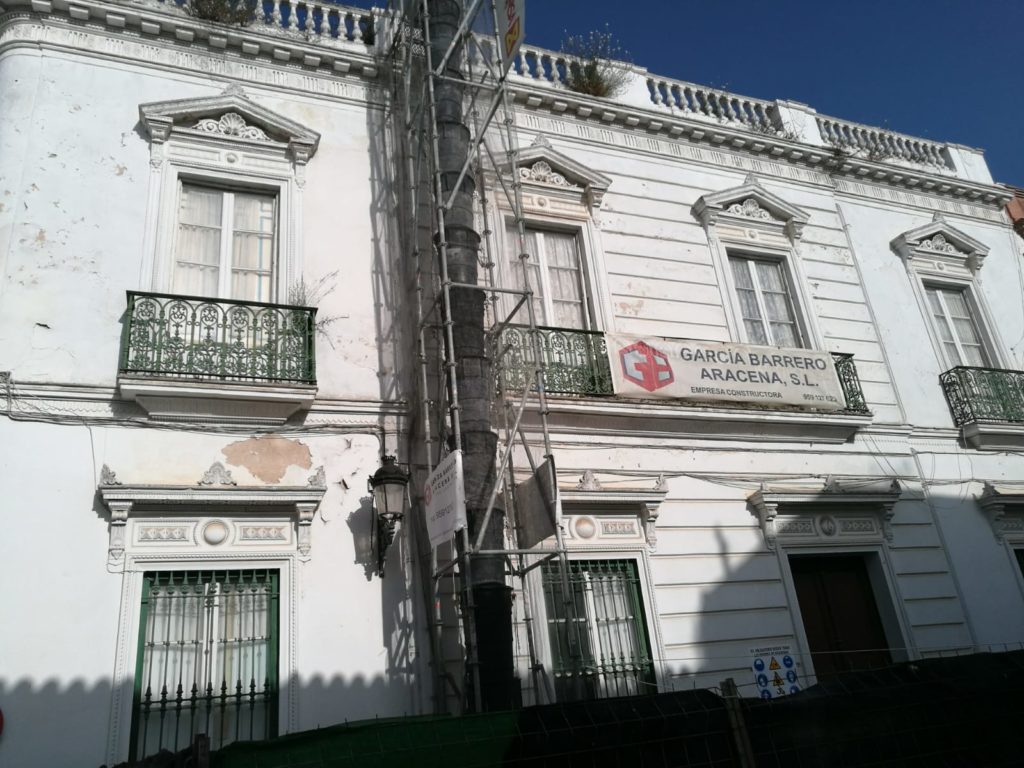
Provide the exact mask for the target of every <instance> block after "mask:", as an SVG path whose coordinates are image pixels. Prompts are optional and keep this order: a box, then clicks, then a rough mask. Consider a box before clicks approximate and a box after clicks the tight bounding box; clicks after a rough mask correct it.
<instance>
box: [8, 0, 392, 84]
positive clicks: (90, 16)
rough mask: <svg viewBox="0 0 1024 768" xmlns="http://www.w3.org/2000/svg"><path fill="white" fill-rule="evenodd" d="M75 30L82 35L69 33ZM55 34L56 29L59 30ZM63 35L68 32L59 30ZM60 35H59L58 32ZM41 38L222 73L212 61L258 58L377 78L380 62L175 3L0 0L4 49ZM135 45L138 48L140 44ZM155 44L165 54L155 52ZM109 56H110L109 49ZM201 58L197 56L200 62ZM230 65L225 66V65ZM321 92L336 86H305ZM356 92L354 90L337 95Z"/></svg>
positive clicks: (352, 48)
mask: <svg viewBox="0 0 1024 768" xmlns="http://www.w3.org/2000/svg"><path fill="white" fill-rule="evenodd" d="M26 25H28V26H34V27H37V28H38V29H39V32H40V34H35V35H26V34H25V33H23V32H22V33H17V32H15V31H14V30H15V28H16V27H24V26H26ZM68 32H76V33H78V34H77V35H69V34H67V33H68ZM83 32H84V33H87V34H88V33H92V34H94V35H96V36H97V37H100V38H102V37H108V38H109V37H111V36H113V37H114V38H115V39H116V40H117V45H116V46H115V47H116V49H117V50H116V51H111V52H109V53H108V52H106V51H104V50H103V49H102V47H100V48H99V49H97V48H96V47H89V46H86V45H84V44H83V43H84V40H83V38H82V37H81V33H83ZM55 33H57V34H56V35H55ZM59 33H63V34H62V35H60V34H59ZM58 36H59V37H58ZM27 40H34V41H35V42H37V43H49V44H52V45H54V46H56V47H64V48H67V49H71V50H75V51H77V52H78V53H81V54H83V55H87V56H98V57H102V58H109V57H110V56H114V57H116V58H128V59H131V60H134V61H136V62H138V63H143V64H150V65H152V64H154V63H157V64H159V63H164V64H165V65H166V64H169V63H170V62H169V61H168V62H159V61H157V59H158V58H165V59H174V60H175V62H176V64H177V66H178V67H180V68H182V69H195V70H196V71H197V72H201V73H203V74H206V75H208V76H209V75H212V74H214V75H215V74H218V73H217V69H218V68H219V67H218V66H215V65H214V64H213V62H227V63H228V64H230V65H231V66H232V67H233V68H235V69H244V68H245V66H246V65H248V66H249V67H251V66H252V64H253V63H254V62H256V63H257V64H258V65H259V66H261V67H270V68H272V69H275V70H278V71H280V70H282V69H284V70H292V71H294V73H295V74H296V75H299V74H301V75H304V76H305V77H306V78H310V82H312V81H313V79H317V76H320V77H322V76H324V75H330V76H331V80H332V81H334V82H336V81H337V79H338V75H354V76H357V77H358V78H359V79H361V80H364V81H371V82H372V81H375V80H376V78H377V75H378V68H377V64H376V62H375V59H374V57H373V55H372V52H371V51H370V50H369V49H368V48H367V46H365V45H364V44H363V43H361V42H350V41H348V40H338V39H335V38H331V37H329V36H319V37H316V36H312V35H306V34H305V33H303V32H302V31H300V30H286V29H280V30H277V29H275V28H274V26H273V25H271V24H252V25H249V26H245V27H238V26H231V25H223V24H216V23H212V22H207V21H202V20H200V19H197V18H194V17H192V16H189V15H187V14H186V13H185V12H184V11H183V10H181V9H180V8H178V7H177V6H176V5H174V3H173V2H170V3H163V2H157V0H133V1H132V2H130V3H129V2H108V1H107V0H3V3H2V4H0V52H2V51H3V50H4V48H6V47H8V46H9V45H16V44H18V43H19V42H21V41H27ZM133 46H138V47H139V48H138V49H137V50H134V49H133ZM155 50H160V51H163V52H164V54H165V55H164V56H162V57H156V56H154V55H153V52H154V51H155ZM188 53H191V54H192V55H196V54H198V55H200V56H203V57H204V58H205V59H206V63H204V64H203V65H198V66H189V64H188V62H187V55H186V54H188ZM104 54H106V55H104ZM197 64H198V62H197ZM220 68H223V67H220ZM220 74H222V75H223V76H224V77H225V78H226V79H229V80H232V81H239V80H244V81H249V82H252V84H253V85H266V84H275V83H274V81H275V80H280V78H271V79H268V78H257V77H251V78H247V77H245V76H244V75H242V74H241V72H223V73H220ZM295 87H298V88H299V89H300V90H309V91H310V92H312V93H316V94H317V95H334V94H332V90H335V89H332V88H329V87H319V88H314V87H310V88H302V86H300V85H297V86H295ZM338 95H350V94H338Z"/></svg>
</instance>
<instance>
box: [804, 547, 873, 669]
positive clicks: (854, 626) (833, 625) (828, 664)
mask: <svg viewBox="0 0 1024 768" xmlns="http://www.w3.org/2000/svg"><path fill="white" fill-rule="evenodd" d="M789 566H790V570H791V571H792V573H793V584H794V586H795V587H796V596H797V600H798V601H799V603H800V613H801V614H802V616H803V620H804V631H805V632H806V633H807V642H808V644H809V645H810V647H811V659H812V660H813V662H814V671H815V673H816V674H817V676H818V679H819V680H825V679H828V678H829V677H832V676H834V675H836V674H838V673H840V672H850V671H856V670H865V669H877V668H879V667H884V666H886V665H887V664H891V663H892V656H890V654H889V651H888V646H889V643H888V642H887V640H886V637H885V630H884V629H883V628H882V620H881V618H880V617H879V614H878V604H877V603H876V602H875V595H874V591H873V590H872V589H871V580H870V579H869V578H868V570H867V563H866V562H865V559H864V556H863V555H791V556H790V558H789Z"/></svg>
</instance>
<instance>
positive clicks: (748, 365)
mask: <svg viewBox="0 0 1024 768" xmlns="http://www.w3.org/2000/svg"><path fill="white" fill-rule="evenodd" d="M605 339H606V340H607V343H608V356H609V358H610V360H609V362H610V363H611V369H612V380H613V381H614V383H615V394H617V395H623V396H625V397H650V398H684V399H686V400H697V401H700V402H722V401H730V402H740V403H758V404H760V405H795V406H800V407H803V408H814V409H816V410H819V411H838V410H842V409H843V408H845V407H846V397H845V396H844V395H843V389H842V386H841V385H840V383H839V376H838V374H836V367H835V364H834V363H833V361H832V355H830V354H829V353H828V352H816V351H814V350H811V349H784V348H781V347H758V346H753V345H750V344H724V343H720V342H714V341H690V340H688V339H663V338H659V337H656V336H649V337H644V338H637V337H636V336H621V335H617V334H606V335H605Z"/></svg>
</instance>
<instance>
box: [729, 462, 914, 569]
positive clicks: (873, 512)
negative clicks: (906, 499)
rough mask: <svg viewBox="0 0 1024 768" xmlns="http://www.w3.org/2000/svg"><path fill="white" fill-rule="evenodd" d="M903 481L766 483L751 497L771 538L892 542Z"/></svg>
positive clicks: (818, 542)
mask: <svg viewBox="0 0 1024 768" xmlns="http://www.w3.org/2000/svg"><path fill="white" fill-rule="evenodd" d="M903 490H904V489H903V485H902V484H901V482H900V481H899V480H896V479H892V478H843V479H827V480H824V481H821V482H820V483H815V484H802V485H800V486H795V485H786V484H771V485H769V484H766V483H762V484H761V488H760V490H758V491H755V492H754V493H753V494H751V495H750V497H749V498H748V500H747V501H748V503H749V505H750V507H751V508H752V509H753V511H754V513H755V514H756V515H757V518H758V521H759V522H760V524H761V530H762V531H763V533H764V539H765V544H766V546H767V547H768V549H769V550H771V551H775V549H776V543H777V542H782V543H784V544H788V545H801V544H802V545H809V544H815V545H843V544H855V543H863V542H865V541H869V542H877V543H880V542H882V541H885V542H886V543H887V544H892V541H893V531H892V525H891V522H892V518H893V514H894V508H895V506H896V502H897V501H899V499H900V497H901V496H902V495H903Z"/></svg>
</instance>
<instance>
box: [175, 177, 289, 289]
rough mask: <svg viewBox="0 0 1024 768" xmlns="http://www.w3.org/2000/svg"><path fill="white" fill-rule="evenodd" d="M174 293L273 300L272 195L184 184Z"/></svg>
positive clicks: (273, 204) (181, 197)
mask: <svg viewBox="0 0 1024 768" xmlns="http://www.w3.org/2000/svg"><path fill="white" fill-rule="evenodd" d="M179 199H180V203H179V209H178V210H179V214H178V236H177V240H176V243H175V247H174V276H173V282H172V286H173V287H172V290H173V292H174V293H178V294H184V295H190V296H209V297H211V298H221V299H236V300H239V301H263V302H269V301H273V300H274V290H273V284H274V249H275V231H274V230H275V222H276V210H275V209H276V202H277V201H276V198H275V197H274V196H273V195H266V194H259V193H254V192H237V191H228V190H219V189H213V188H210V187H201V186H197V185H195V184H184V183H183V184H182V185H181V193H180V198H179Z"/></svg>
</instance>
